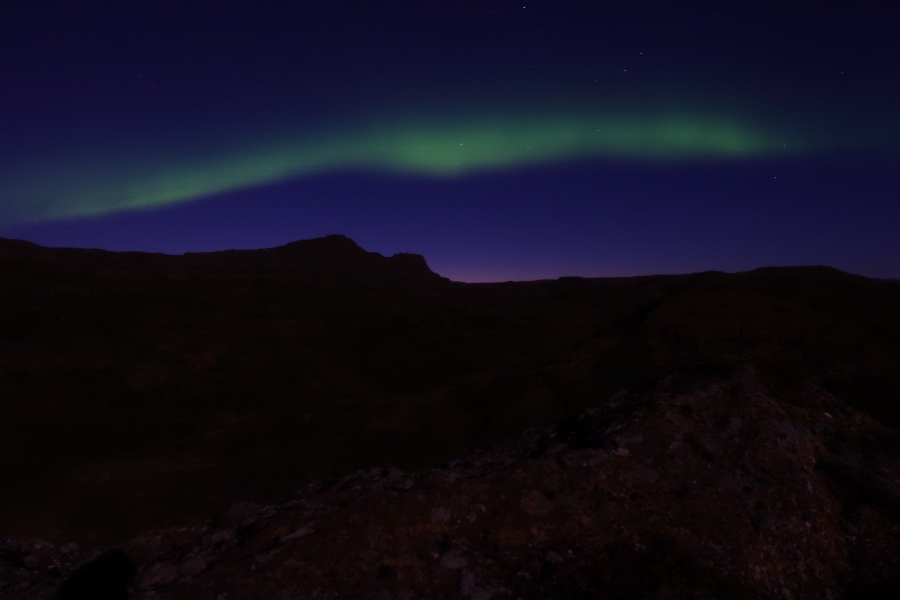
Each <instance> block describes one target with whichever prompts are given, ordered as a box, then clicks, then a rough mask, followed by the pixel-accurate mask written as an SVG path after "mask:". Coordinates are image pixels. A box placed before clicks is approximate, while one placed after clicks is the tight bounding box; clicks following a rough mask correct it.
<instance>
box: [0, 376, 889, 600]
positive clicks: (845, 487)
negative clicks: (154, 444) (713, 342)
mask: <svg viewBox="0 0 900 600" xmlns="http://www.w3.org/2000/svg"><path fill="white" fill-rule="evenodd" d="M898 483H900V432H897V431H895V430H892V429H887V428H884V427H882V426H880V425H879V424H878V423H876V422H875V421H873V420H872V419H871V418H869V417H868V416H866V415H865V414H862V413H860V412H857V411H855V410H853V409H851V408H849V407H847V406H846V405H844V404H843V403H841V402H839V401H838V400H836V399H834V398H833V397H832V396H831V395H829V394H828V393H826V392H824V391H822V390H821V389H819V388H817V387H816V386H815V385H813V384H812V383H810V385H809V386H807V389H806V391H805V392H796V393H795V395H794V396H793V397H791V398H775V397H773V395H772V394H771V393H770V392H769V391H768V390H767V389H766V388H765V387H764V386H763V385H762V384H761V383H760V381H759V379H758V378H757V376H756V374H755V372H754V370H753V368H752V367H751V366H749V365H747V364H741V365H739V366H738V367H736V368H734V369H733V370H732V372H730V373H724V374H723V373H719V374H709V373H706V374H702V373H692V374H681V375H674V376H671V377H669V378H668V379H666V380H664V381H663V382H661V383H660V384H659V385H658V386H657V387H656V388H655V389H654V390H653V391H651V392H649V393H645V394H640V395H632V394H628V393H627V392H624V391H623V392H622V393H619V394H617V395H615V396H614V397H613V398H611V399H610V400H609V401H608V402H605V403H603V404H602V405H600V406H598V407H596V408H593V409H590V410H588V411H586V412H585V413H584V414H582V415H581V416H580V417H579V418H578V419H577V420H572V421H569V422H566V423H563V424H561V425H559V426H557V427H556V428H554V429H547V430H529V431H526V432H525V433H523V435H522V436H521V438H520V439H518V440H515V441H511V442H508V443H506V444H505V445H502V446H500V447H497V448H494V449H492V450H489V451H482V452H476V453H474V454H472V455H469V456H467V457H465V458H464V459H462V460H458V461H454V462H452V463H450V464H448V465H445V466H443V467H442V468H438V469H434V470H431V471H428V472H421V473H404V472H401V471H399V470H397V469H373V470H369V471H363V472H359V473H356V474H354V475H350V476H347V477H345V478H343V479H341V480H340V481H333V482H324V483H320V484H315V485H312V486H309V487H308V488H307V489H304V490H303V491H301V492H299V493H298V494H297V495H296V497H293V498H290V499H288V500H286V501H284V502H283V503H280V504H275V505H271V506H260V505H256V504H252V503H241V504H238V505H236V506H234V507H233V508H232V509H231V510H229V511H228V512H227V513H226V514H225V515H224V516H222V517H221V518H220V519H218V520H216V521H212V522H208V523H204V524H198V525H196V526H194V527H185V528H179V529H171V530H163V531H155V532H152V533H147V534H146V535H143V536H141V537H139V538H136V539H134V540H132V541H130V542H129V543H127V544H125V545H123V546H122V547H121V548H122V550H124V551H125V552H126V554H128V556H130V558H131V560H132V561H134V563H135V564H136V566H137V568H138V572H137V577H136V578H135V579H134V581H133V583H132V585H131V592H130V594H131V595H130V597H133V598H146V599H151V598H172V599H181V598H185V599H187V598H191V599H203V598H210V599H218V600H224V599H228V600H232V599H234V600H236V599H241V598H248V599H249V598H260V599H263V598H266V599H269V598H324V597H330V598H401V599H406V598H409V599H412V598H457V597H463V598H468V599H470V600H487V599H489V598H495V599H502V598H657V599H663V598H790V599H801V598H835V599H837V598H896V597H900V596H898V594H900V520H898V517H900V488H898ZM97 551H98V549H95V548H85V547H82V546H79V545H78V544H77V543H69V544H63V545H58V544H50V543H48V542H42V541H39V540H23V539H5V540H3V541H2V546H0V561H2V562H0V581H2V583H0V594H3V595H4V597H5V598H23V599H24V598H48V597H52V595H53V594H54V590H55V589H56V587H57V586H58V585H59V584H60V582H61V581H63V579H64V578H65V577H66V576H67V575H69V574H70V573H71V572H72V570H73V569H74V568H75V567H76V566H77V565H78V564H80V563H82V562H84V561H85V560H88V559H89V558H90V557H91V556H92V555H95V553H96V552H97ZM101 577H102V574H101ZM110 597H113V596H110Z"/></svg>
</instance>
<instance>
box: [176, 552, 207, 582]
mask: <svg viewBox="0 0 900 600" xmlns="http://www.w3.org/2000/svg"><path fill="white" fill-rule="evenodd" d="M206 567H207V562H206V559H205V558H202V557H200V556H189V557H188V558H187V559H186V560H185V561H184V562H182V563H181V564H180V565H179V566H178V574H179V575H181V576H182V577H193V576H194V575H196V574H197V573H202V572H203V571H205V570H206Z"/></svg>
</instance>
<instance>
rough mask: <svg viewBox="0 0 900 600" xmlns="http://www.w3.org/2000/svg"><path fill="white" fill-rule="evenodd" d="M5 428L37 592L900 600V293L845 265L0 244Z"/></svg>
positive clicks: (312, 248)
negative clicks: (180, 252)
mask: <svg viewBox="0 0 900 600" xmlns="http://www.w3.org/2000/svg"><path fill="white" fill-rule="evenodd" d="M0 407H2V419H0V594H4V595H5V596H8V597H23V598H24V597H28V598H31V597H34V598H38V597H46V596H47V595H48V594H50V593H51V590H52V589H53V587H54V586H57V585H58V584H59V583H60V582H61V581H62V579H63V577H64V576H65V575H67V574H68V573H69V572H71V571H72V569H74V568H75V567H76V566H77V565H78V564H79V563H80V562H82V561H84V560H86V559H87V558H89V557H90V556H91V555H92V553H93V552H94V551H95V550H96V549H103V548H107V547H110V546H113V545H118V546H120V547H121V548H123V549H124V550H125V551H126V553H128V554H129V556H131V557H132V559H133V560H134V561H135V562H136V564H137V567H138V577H137V580H136V583H135V586H134V590H135V591H134V593H135V596H140V595H143V596H146V597H162V598H170V597H171V598H181V597H184V598H207V597H208V598H219V599H222V598H225V597H227V598H229V599H231V598H244V597H246V598H277V597H282V596H283V597H291V598H296V597H315V596H321V597H325V596H332V597H334V596H335V595H337V597H347V598H349V597H363V596H366V597H385V598H389V597H390V598H420V597H425V598H437V597H447V598H450V597H457V596H459V595H462V596H464V597H467V598H474V599H478V600H485V599H487V598H490V597H495V598H504V597H509V598H519V597H521V598H582V597H583V598H592V597H610V598H617V597H625V598H677V597H692V598H694V597H696V598H719V597H721V598H740V597H746V598H757V597H777V598H781V597H784V598H824V597H829V596H830V597H833V598H839V597H848V598H850V597H860V598H862V597H867V598H874V597H885V598H887V597H891V598H893V597H896V594H897V593H900V559H898V557H900V520H898V519H900V489H898V484H900V434H898V433H897V431H896V428H897V427H898V426H900V283H898V282H891V281H876V280H871V279H866V278H864V277H859V276H855V275H850V274H847V273H843V272H840V271H836V270H834V269H830V268H826V267H804V268H769V269H759V270H756V271H751V272H746V273H736V274H724V273H718V272H708V273H698V274H692V275H677V276H654V277H634V278H616V279H582V278H575V277H572V278H561V279H559V280H555V281H540V282H521V283H505V284H462V283H455V282H450V281H448V280H446V279H443V278H441V277H440V276H438V275H436V274H434V273H432V272H431V271H430V270H429V269H428V267H427V265H426V263H425V261H424V259H423V258H422V257H420V256H417V255H410V254H399V255H395V256H393V257H390V258H385V257H383V256H381V255H378V254H374V253H368V252H365V251H364V250H362V249H361V248H359V247H358V246H357V245H356V244H354V243H353V242H352V241H350V240H348V239H347V238H344V237H341V236H329V237H327V238H322V239H318V240H309V241H302V242H296V243H293V244H289V245H287V246H283V247H280V248H273V249H269V250H256V251H229V252H218V253H211V254H188V255H184V256H167V255H159V254H142V253H112V252H104V251H99V250H74V249H48V248H42V247H39V246H35V245H33V244H29V243H25V242H18V241H12V240H0ZM523 431H525V432H526V433H525V434H524V435H522V432H523ZM449 461H452V462H449ZM437 467H440V468H437ZM348 473H355V475H348ZM298 490H300V491H299V492H298ZM25 584H27V585H26V586H25V587H23V585H25Z"/></svg>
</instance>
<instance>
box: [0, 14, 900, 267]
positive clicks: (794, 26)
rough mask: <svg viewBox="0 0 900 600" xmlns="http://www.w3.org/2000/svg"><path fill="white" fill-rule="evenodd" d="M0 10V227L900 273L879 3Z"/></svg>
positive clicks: (494, 262) (560, 261)
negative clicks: (328, 239) (345, 241)
mask: <svg viewBox="0 0 900 600" xmlns="http://www.w3.org/2000/svg"><path fill="white" fill-rule="evenodd" d="M669 4H670V3H652V2H628V3H610V4H603V3H596V4H594V3H591V4H590V5H589V6H588V4H587V3H560V2H554V3H550V2H533V3H532V2H520V3H513V2H452V3H438V2H434V3H422V2H418V3H378V4H377V6H376V5H373V4H371V3H361V2H346V3H341V2H338V3H334V2H327V3H325V2H323V3H303V6H302V7H301V8H298V7H297V6H296V5H295V4H294V3H287V2H283V3H280V2H271V3H265V4H264V5H262V4H261V3H246V4H244V5H239V4H236V3H229V4H228V6H227V7H222V6H219V5H217V4H216V3H196V2H179V3H165V2H162V3H160V2H153V3H151V2H131V3H127V4H126V3H112V2H110V3H91V6H90V7H73V6H72V5H71V3H53V2H34V3H29V4H28V5H27V6H3V7H0V128H2V129H0V131H2V135H0V236H6V237H19V238H23V239H29V240H33V241H36V242H38V243H42V244H46V245H65V246H90V247H102V248H109V249H117V250H118V249H122V250H124V249H137V250H152V251H164V252H174V253H178V252H184V251H195V250H216V249H225V248H256V247H266V246H273V245H278V244H282V243H286V242H288V241H292V240H295V239H299V238H308V237H315V236H320V235H326V234H329V233H343V234H346V235H348V236H350V237H352V238H353V239H355V240H356V241H357V242H359V243H360V244H361V245H362V246H363V247H364V248H366V249H369V250H375V251H378V252H382V253H386V254H391V253H394V252H398V251H410V252H417V253H421V254H424V255H425V257H426V259H427V260H428V261H429V264H430V265H431V266H432V268H433V269H435V270H436V271H437V272H439V273H441V274H443V275H446V276H449V277H451V278H454V279H463V280H507V279H531V278H538V277H556V276H560V275H572V274H577V275H591V276H604V275H628V274H646V273H661V272H685V271H697V270H706V269H720V270H728V271H732V270H743V269H749V268H754V267H758V266H764V265H787V264H827V265H831V266H835V267H838V268H841V269H844V270H848V271H853V272H857V273H862V274H866V275H870V276H877V277H900V243H898V241H897V239H898V238H900V236H898V235H897V232H898V231H900V208H898V206H900V202H898V193H897V192H898V189H900V186H898V183H900V176H898V172H900V169H898V168H897V167H898V158H900V152H898V146H897V139H898V133H900V117H898V114H897V111H896V106H898V105H900V104H898V103H900V83H898V78H897V77H896V73H898V72H900V52H898V46H897V42H896V41H895V38H896V31H898V30H900V18H898V17H900V11H898V9H896V8H893V7H891V6H890V5H889V4H887V3H884V4H881V3H847V4H846V6H844V7H840V6H837V7H834V6H831V7H829V8H826V9H823V8H821V7H819V6H817V5H815V4H803V3H779V4H772V5H767V4H765V3H759V2H756V3H735V2H732V3H712V2H703V3H700V2H698V3H679V5H678V6H677V7H672V6H670V5H669Z"/></svg>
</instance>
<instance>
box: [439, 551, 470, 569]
mask: <svg viewBox="0 0 900 600" xmlns="http://www.w3.org/2000/svg"><path fill="white" fill-rule="evenodd" d="M468 564H469V561H467V560H466V559H465V558H463V557H462V556H460V555H459V552H448V553H447V554H445V555H444V556H442V557H441V566H442V567H444V568H445V569H450V570H453V571H458V570H459V569H462V568H464V567H466V566H467V565H468Z"/></svg>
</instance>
